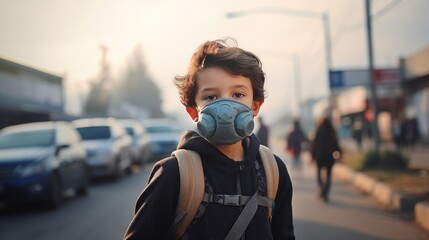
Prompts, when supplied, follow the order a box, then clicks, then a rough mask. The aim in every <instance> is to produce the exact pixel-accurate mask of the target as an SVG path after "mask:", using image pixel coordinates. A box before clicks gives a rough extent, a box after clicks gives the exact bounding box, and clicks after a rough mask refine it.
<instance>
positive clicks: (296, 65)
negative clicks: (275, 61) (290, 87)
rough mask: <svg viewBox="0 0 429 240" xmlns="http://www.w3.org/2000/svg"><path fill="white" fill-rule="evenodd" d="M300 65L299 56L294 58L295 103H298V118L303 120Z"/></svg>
mask: <svg viewBox="0 0 429 240" xmlns="http://www.w3.org/2000/svg"><path fill="white" fill-rule="evenodd" d="M299 68H300V65H299V58H298V56H297V55H294V56H293V69H294V70H293V71H294V82H295V101H296V104H295V106H296V117H297V118H298V119H301V84H300V82H299V81H301V79H300V78H301V76H300V69H299Z"/></svg>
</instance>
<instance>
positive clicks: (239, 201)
mask: <svg viewBox="0 0 429 240" xmlns="http://www.w3.org/2000/svg"><path fill="white" fill-rule="evenodd" d="M250 198H252V196H243V195H229V194H213V193H208V192H205V193H204V197H203V202H206V203H216V204H220V205H227V206H244V205H246V204H247V202H248V201H249V200H250ZM257 203H258V205H260V206H263V207H267V208H271V207H272V206H273V204H274V201H273V200H272V199H269V198H267V197H264V196H259V195H258V196H257Z"/></svg>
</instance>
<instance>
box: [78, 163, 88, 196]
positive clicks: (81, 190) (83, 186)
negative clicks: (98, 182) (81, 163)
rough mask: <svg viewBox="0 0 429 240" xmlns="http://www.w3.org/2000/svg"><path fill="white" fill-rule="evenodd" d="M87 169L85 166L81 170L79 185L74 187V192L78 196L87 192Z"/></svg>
mask: <svg viewBox="0 0 429 240" xmlns="http://www.w3.org/2000/svg"><path fill="white" fill-rule="evenodd" d="M89 179H90V176H89V170H88V169H87V168H86V167H85V170H84V172H83V176H82V179H81V183H80V185H79V187H78V188H77V189H76V193H77V194H78V195H79V196H85V195H87V194H88V188H89V182H90V180H89Z"/></svg>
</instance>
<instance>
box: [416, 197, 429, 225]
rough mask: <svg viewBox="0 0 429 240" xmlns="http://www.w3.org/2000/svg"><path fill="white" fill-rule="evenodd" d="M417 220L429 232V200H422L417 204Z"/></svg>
mask: <svg viewBox="0 0 429 240" xmlns="http://www.w3.org/2000/svg"><path fill="white" fill-rule="evenodd" d="M415 213H416V222H417V223H418V224H419V225H420V226H421V227H422V228H423V229H425V230H426V231H428V232H429V202H420V203H417V204H416V210H415Z"/></svg>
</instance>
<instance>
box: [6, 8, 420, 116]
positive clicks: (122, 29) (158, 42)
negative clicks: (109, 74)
mask: <svg viewBox="0 0 429 240" xmlns="http://www.w3.org/2000/svg"><path fill="white" fill-rule="evenodd" d="M364 3H365V1H364V0H281V1H280V0H264V1H262V0H261V1H249V0H236V1H226V0H218V1H204V0H199V1H191V0H181V1H173V0H146V1H145V0H37V1H36V0H0V32H1V37H0V56H1V57H4V58H7V59H9V60H12V61H16V62H19V63H22V64H24V65H28V66H32V67H35V68H38V69H41V70H44V71H47V72H51V73H54V74H58V75H60V76H64V77H65V81H66V85H67V86H68V87H69V88H70V89H69V93H70V95H69V96H68V100H70V98H72V97H73V98H75V97H76V96H78V92H79V91H78V90H79V89H81V91H85V89H86V87H85V86H86V83H87V82H88V80H89V79H91V78H94V77H96V75H97V72H98V65H99V61H100V51H99V47H98V46H99V44H105V45H107V46H108V47H109V48H110V50H109V55H108V59H109V62H110V63H111V65H112V68H113V69H112V70H113V77H117V76H119V75H120V74H121V73H122V72H123V71H124V69H125V67H126V64H127V62H128V59H129V56H130V55H131V53H132V51H133V49H135V48H136V46H137V45H140V46H141V48H142V49H143V52H144V56H143V57H144V59H145V61H146V63H147V66H148V70H149V71H150V74H151V76H152V77H153V79H155V80H156V83H157V84H158V86H159V87H160V88H161V89H162V90H163V98H164V103H163V109H164V110H165V111H167V112H176V111H179V110H181V109H183V107H182V106H181V104H180V103H179V98H178V94H177V90H176V88H175V86H174V84H173V78H174V76H175V75H177V74H179V75H180V74H184V73H185V71H186V69H187V65H188V63H189V60H190V57H191V55H192V53H193V52H194V51H195V49H196V48H197V47H198V46H199V45H200V44H201V43H203V42H204V41H207V40H213V39H217V38H224V37H227V36H230V37H233V38H235V39H236V40H237V42H238V45H239V47H242V48H245V49H246V50H249V51H252V52H254V53H256V54H257V55H258V56H259V57H260V58H261V60H262V64H263V69H264V71H265V73H266V79H267V80H266V89H267V93H268V98H267V99H266V102H265V104H264V107H263V109H262V112H261V114H262V115H266V116H268V118H269V119H273V118H275V117H277V116H279V114H282V113H284V112H285V111H289V112H293V111H295V110H294V106H296V105H295V103H294V98H295V95H294V89H295V86H294V76H295V74H296V73H297V72H295V71H294V65H293V56H296V57H297V58H298V59H299V63H300V64H299V69H300V71H299V72H298V74H299V76H300V80H301V83H300V86H301V91H300V95H301V98H302V99H305V98H309V97H318V96H326V95H327V94H328V93H329V90H328V87H327V86H328V83H327V70H326V61H325V54H326V53H325V45H324V44H325V43H324V37H323V34H324V32H323V27H322V26H323V25H322V21H321V20H319V19H311V18H308V17H296V16H291V15H286V14H276V13H273V12H271V13H269V12H266V13H256V14H249V15H246V16H243V17H240V18H235V19H227V18H226V17H225V14H226V13H228V12H232V11H246V10H252V9H258V8H259V9H260V8H266V7H269V8H278V9H285V8H286V9H299V10H305V11H311V12H316V13H321V12H323V11H326V12H328V13H329V18H330V29H331V40H332V60H333V69H349V68H365V67H367V62H368V61H367V60H368V56H367V41H366V33H365V20H364V6H365V5H364ZM386 6H387V7H388V8H386ZM389 6H391V7H389ZM372 9H373V13H377V12H379V11H380V10H382V9H385V11H384V12H381V13H380V15H378V17H376V18H375V19H374V22H373V37H374V52H375V64H376V66H378V67H395V66H397V63H398V58H399V57H401V56H408V55H410V54H413V53H415V52H416V51H418V50H420V49H422V48H424V47H426V46H428V45H429V14H427V10H428V9H429V1H428V0H402V1H397V0H373V1H372ZM79 86H80V87H79ZM67 110H68V111H69V112H72V113H73V112H78V111H79V108H78V101H77V100H74V101H71V102H69V103H68V105H67Z"/></svg>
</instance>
